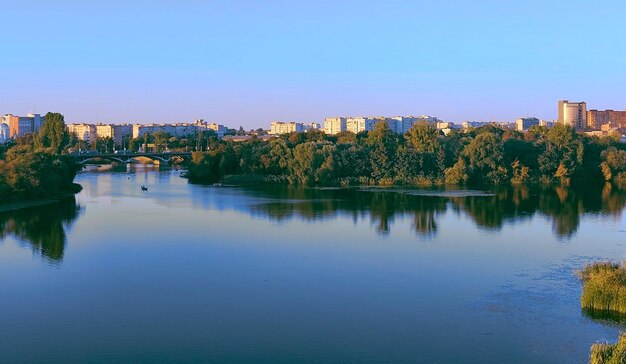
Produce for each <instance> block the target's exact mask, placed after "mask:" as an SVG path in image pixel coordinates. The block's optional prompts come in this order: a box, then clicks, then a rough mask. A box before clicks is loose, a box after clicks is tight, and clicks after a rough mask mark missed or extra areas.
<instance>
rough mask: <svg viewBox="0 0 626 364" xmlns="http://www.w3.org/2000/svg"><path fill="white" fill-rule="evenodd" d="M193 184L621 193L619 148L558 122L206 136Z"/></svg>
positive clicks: (614, 141) (622, 153)
mask: <svg viewBox="0 0 626 364" xmlns="http://www.w3.org/2000/svg"><path fill="white" fill-rule="evenodd" d="M188 178H189V180H190V182H192V183H226V184H260V183H286V184H297V185H304V186H339V187H348V186H359V185H360V186H392V185H404V186H443V185H458V186H463V185H468V186H490V185H501V184H554V185H562V186H568V185H576V184H580V185H583V184H589V183H598V184H601V183H604V182H611V183H613V184H615V185H617V186H620V187H623V188H626V144H624V143H621V142H620V141H619V138H617V137H615V136H608V137H601V138H599V137H589V136H586V135H582V134H579V133H577V132H576V131H574V129H573V128H571V127H569V126H566V125H561V124H557V125H556V126H554V127H553V128H551V129H547V128H545V127H538V126H537V127H533V128H531V129H530V130H529V131H528V132H526V133H521V132H517V131H514V130H509V129H502V128H499V127H496V126H491V125H489V126H484V127H480V128H476V129H473V130H470V131H468V132H465V133H460V132H451V133H449V134H448V135H445V136H444V135H443V134H441V133H440V132H439V131H438V130H437V129H435V128H434V127H433V126H431V125H429V124H427V123H419V124H416V125H415V126H414V127H413V128H412V129H411V130H409V131H408V132H407V133H406V134H405V135H398V134H396V133H394V132H393V131H391V130H390V129H389V126H388V125H387V124H386V123H378V124H376V125H375V127H374V130H372V131H369V132H361V133H359V134H353V133H350V132H343V133H340V134H338V135H325V134H324V133H323V132H321V131H309V132H306V133H291V134H285V135H281V136H277V137H276V138H272V139H270V140H269V141H260V140H256V139H252V140H250V141H244V142H234V141H223V140H218V139H217V138H212V139H211V140H210V141H209V151H207V152H194V153H193V156H192V161H191V163H190V165H189V173H188Z"/></svg>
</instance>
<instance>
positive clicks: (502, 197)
mask: <svg viewBox="0 0 626 364" xmlns="http://www.w3.org/2000/svg"><path fill="white" fill-rule="evenodd" d="M246 193H250V194H253V195H255V196H256V197H262V198H269V199H272V200H271V201H270V202H266V203H260V204H256V205H254V206H252V207H250V209H251V211H252V213H254V214H262V215H266V216H267V217H269V218H271V219H275V220H278V221H282V220H286V219H291V218H294V217H296V218H299V219H308V220H317V219H326V218H331V217H333V216H336V215H338V214H351V215H352V216H354V218H355V221H356V219H357V217H359V216H369V218H370V219H371V221H372V223H373V224H374V225H375V226H377V230H378V232H379V233H380V234H383V235H385V234H388V233H389V231H390V229H391V226H392V225H393V222H394V220H395V218H396V217H398V216H402V215H412V216H413V221H414V222H413V228H414V229H415V232H416V233H417V234H418V235H419V236H423V237H432V236H434V235H435V234H436V233H437V229H438V226H439V225H438V223H437V218H438V215H440V214H442V213H444V212H446V210H448V209H452V210H453V211H455V212H457V213H464V214H466V215H467V216H469V217H470V218H471V219H472V221H473V222H474V223H475V224H476V225H477V226H478V227H479V228H482V229H489V230H500V229H501V228H502V227H503V225H504V224H506V223H515V222H519V221H523V220H526V219H529V218H530V217H532V216H533V215H536V214H538V215H541V216H545V217H546V218H548V219H550V220H551V221H552V228H553V231H554V234H555V235H556V236H557V237H559V238H569V237H571V236H572V235H573V234H574V233H575V232H576V230H577V229H578V225H579V223H580V217H581V215H583V214H592V215H593V214H595V215H603V216H615V217H619V216H620V213H621V211H622V210H623V209H624V206H626V192H625V191H623V190H620V189H616V188H613V187H612V186H611V185H608V184H607V185H606V186H604V187H602V188H597V189H594V188H592V189H589V188H587V189H586V190H576V189H571V188H563V187H529V186H507V187H500V188H496V189H494V190H493V193H464V194H461V193H448V192H444V193H435V192H432V191H430V192H427V193H416V191H415V190H403V189H363V190H358V189H353V190H318V189H293V188H263V189H255V190H246Z"/></svg>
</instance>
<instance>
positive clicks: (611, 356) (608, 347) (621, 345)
mask: <svg viewBox="0 0 626 364" xmlns="http://www.w3.org/2000/svg"><path fill="white" fill-rule="evenodd" d="M589 363H590V364H623V363H626V333H621V334H620V336H619V339H618V340H617V343H615V344H608V343H596V344H593V345H591V355H590V357H589Z"/></svg>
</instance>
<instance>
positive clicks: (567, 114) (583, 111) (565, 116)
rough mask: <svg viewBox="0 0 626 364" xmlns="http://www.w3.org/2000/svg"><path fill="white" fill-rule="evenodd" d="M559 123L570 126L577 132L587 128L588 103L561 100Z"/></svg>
mask: <svg viewBox="0 0 626 364" xmlns="http://www.w3.org/2000/svg"><path fill="white" fill-rule="evenodd" d="M558 114H559V123H562V124H565V125H569V126H571V127H573V128H574V129H576V130H582V129H585V128H586V127H587V103H586V102H584V101H583V102H569V101H568V100H559V112H558Z"/></svg>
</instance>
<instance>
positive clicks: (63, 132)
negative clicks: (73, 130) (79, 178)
mask: <svg viewBox="0 0 626 364" xmlns="http://www.w3.org/2000/svg"><path fill="white" fill-rule="evenodd" d="M69 141H70V136H69V133H68V131H67V128H66V126H65V121H64V118H63V115H61V114H59V113H47V114H46V119H45V122H44V123H43V125H42V126H41V129H40V130H39V131H38V132H37V133H35V134H32V135H26V136H23V137H20V138H17V139H16V140H15V141H11V142H8V143H5V144H3V145H0V202H2V203H3V202H11V201H22V200H24V199H32V198H45V197H50V196H55V195H59V194H63V193H72V192H77V191H78V190H80V186H78V185H76V184H74V183H73V181H74V177H75V176H76V173H77V172H78V171H79V170H80V165H78V164H77V163H76V162H75V161H74V160H73V159H72V158H71V157H69V156H67V155H66V151H67V149H66V148H67V146H68V144H69Z"/></svg>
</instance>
